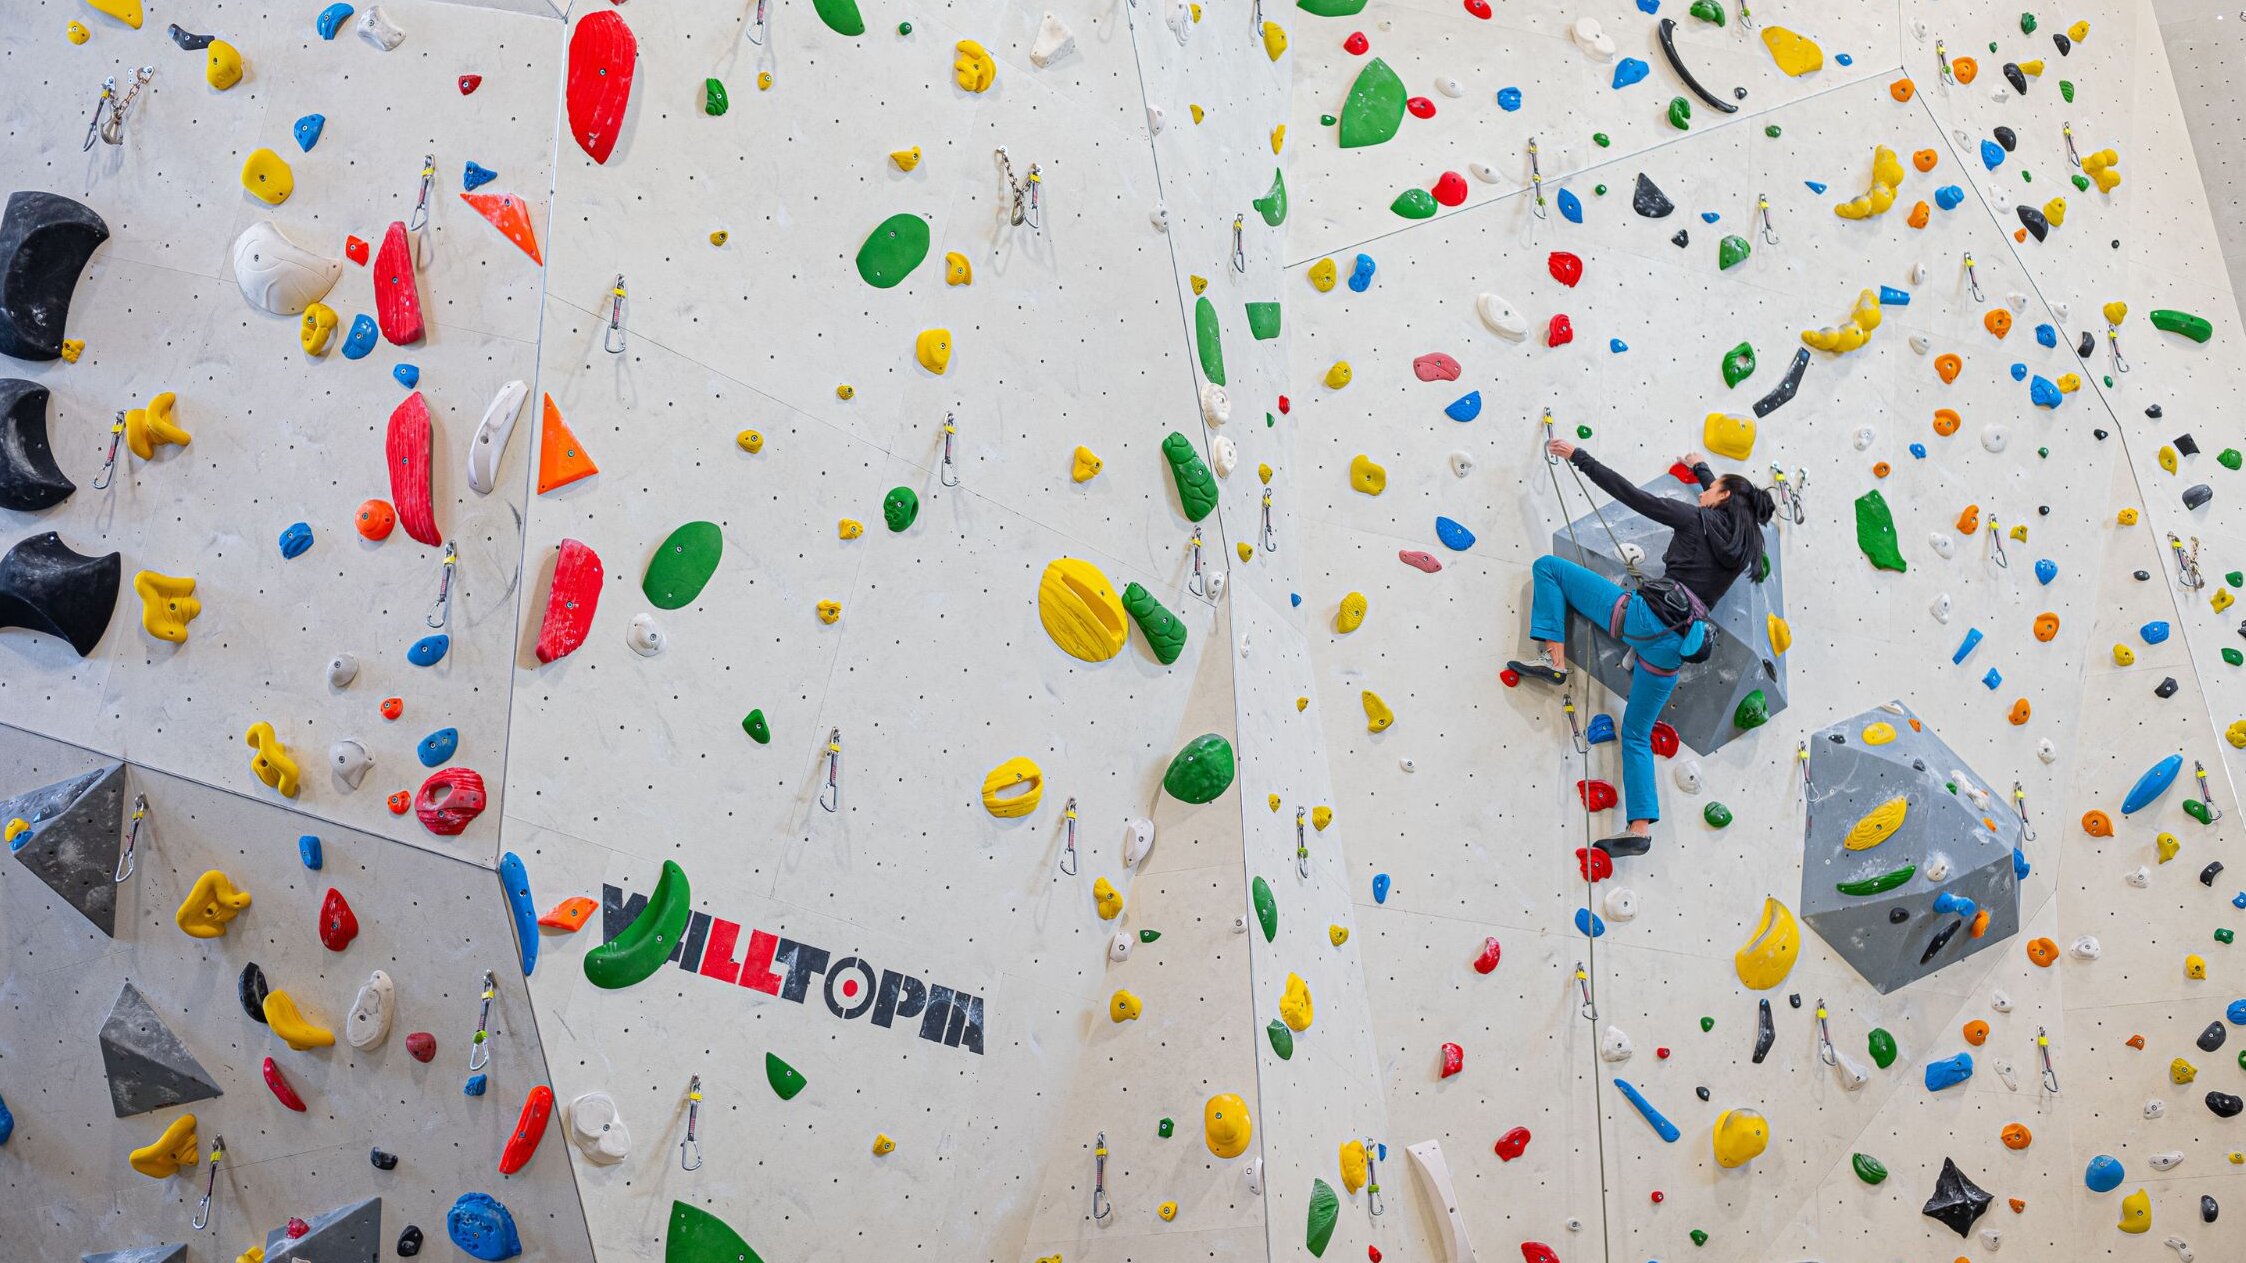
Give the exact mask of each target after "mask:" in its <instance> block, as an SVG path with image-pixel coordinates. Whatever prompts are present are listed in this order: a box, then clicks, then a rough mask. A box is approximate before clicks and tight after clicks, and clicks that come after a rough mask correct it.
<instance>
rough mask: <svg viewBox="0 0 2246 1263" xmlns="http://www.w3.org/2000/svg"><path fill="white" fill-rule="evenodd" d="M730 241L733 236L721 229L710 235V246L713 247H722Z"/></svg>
mask: <svg viewBox="0 0 2246 1263" xmlns="http://www.w3.org/2000/svg"><path fill="white" fill-rule="evenodd" d="M732 239H733V234H732V233H729V232H727V231H726V230H724V229H723V228H720V229H718V230H717V231H716V232H713V233H711V234H710V244H711V245H713V246H722V245H724V244H725V243H726V242H728V241H731V240H732Z"/></svg>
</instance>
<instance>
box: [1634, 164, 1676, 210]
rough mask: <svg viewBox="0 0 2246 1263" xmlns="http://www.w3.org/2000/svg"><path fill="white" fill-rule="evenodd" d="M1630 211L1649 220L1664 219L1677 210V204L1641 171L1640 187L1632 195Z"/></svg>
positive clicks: (1639, 174)
mask: <svg viewBox="0 0 2246 1263" xmlns="http://www.w3.org/2000/svg"><path fill="white" fill-rule="evenodd" d="M1630 209H1632V210H1634V211H1636V212H1638V213H1639V214H1640V215H1643V216H1645V217H1646V218H1647V219H1664V218H1667V216H1668V214H1669V212H1671V211H1673V210H1675V209H1677V204H1676V203H1675V202H1672V201H1670V200H1669V195H1668V194H1666V193H1663V192H1662V191H1661V189H1660V188H1659V186H1657V185H1655V184H1654V182H1653V181H1651V180H1649V179H1647V178H1646V173H1645V172H1643V171H1640V172H1638V187H1637V189H1636V190H1635V191H1633V192H1632V193H1631V194H1630Z"/></svg>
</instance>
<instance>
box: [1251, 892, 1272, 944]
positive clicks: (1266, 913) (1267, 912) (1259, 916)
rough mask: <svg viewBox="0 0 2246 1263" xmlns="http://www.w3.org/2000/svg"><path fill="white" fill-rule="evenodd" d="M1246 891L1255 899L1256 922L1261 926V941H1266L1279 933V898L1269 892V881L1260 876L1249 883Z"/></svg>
mask: <svg viewBox="0 0 2246 1263" xmlns="http://www.w3.org/2000/svg"><path fill="white" fill-rule="evenodd" d="M1248 893H1249V895H1250V896H1251V897H1252V898H1253V899H1254V900H1255V905H1256V924H1257V925H1260V926H1262V927H1263V941H1264V942H1266V943H1268V942H1270V941H1271V940H1272V939H1274V938H1277V937H1278V935H1279V900H1278V899H1276V898H1275V897H1273V895H1272V893H1271V883H1270V882H1267V881H1265V880H1264V879H1263V878H1261V877H1258V878H1256V879H1255V881H1254V883H1253V884H1251V885H1250V887H1249V890H1248Z"/></svg>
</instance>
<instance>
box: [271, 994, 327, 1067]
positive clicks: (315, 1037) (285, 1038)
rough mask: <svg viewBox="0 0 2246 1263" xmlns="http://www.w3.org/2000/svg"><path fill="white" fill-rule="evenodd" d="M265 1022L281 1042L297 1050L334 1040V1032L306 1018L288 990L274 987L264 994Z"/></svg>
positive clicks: (306, 1049) (311, 1047) (324, 1045)
mask: <svg viewBox="0 0 2246 1263" xmlns="http://www.w3.org/2000/svg"><path fill="white" fill-rule="evenodd" d="M265 1024H266V1025H267V1026H269V1027H271V1028H273V1033H274V1034H275V1035H278V1036H280V1037H281V1042H282V1043H284V1044H287V1045H288V1046H289V1047H291V1048H294V1049H295V1050H296V1051H298V1052H308V1051H310V1050H312V1049H314V1048H325V1047H327V1046H328V1045H330V1044H332V1043H334V1042H335V1032H334V1031H331V1030H329V1029H328V1028H327V1027H325V1026H320V1025H317V1024H315V1023H313V1022H312V1021H310V1020H308V1019H307V1018H306V1017H305V1016H304V1014H303V1013H301V1012H299V1011H298V1010H297V1007H296V1001H295V999H293V998H292V997H291V996H290V995H289V993H288V992H286V991H282V990H280V989H279V988H275V989H273V990H272V991H269V992H267V993H266V996H265Z"/></svg>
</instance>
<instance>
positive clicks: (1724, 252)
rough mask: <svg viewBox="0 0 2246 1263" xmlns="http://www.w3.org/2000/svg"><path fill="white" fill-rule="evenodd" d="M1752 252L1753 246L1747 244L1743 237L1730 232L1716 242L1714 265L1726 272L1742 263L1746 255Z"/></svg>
mask: <svg viewBox="0 0 2246 1263" xmlns="http://www.w3.org/2000/svg"><path fill="white" fill-rule="evenodd" d="M1754 252H1755V248H1754V247H1753V246H1752V245H1749V244H1748V242H1747V239H1746V238H1745V237H1742V236H1740V235H1739V234H1737V233H1732V234H1730V235H1728V236H1726V237H1725V238H1724V239H1723V240H1721V241H1719V242H1717V243H1716V266H1717V267H1718V268H1719V269H1721V270H1723V271H1726V272H1728V271H1730V270H1731V269H1733V268H1735V267H1737V266H1739V265H1740V264H1741V263H1744V262H1745V261H1746V259H1747V256H1748V255H1750V254H1753V253H1754Z"/></svg>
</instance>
